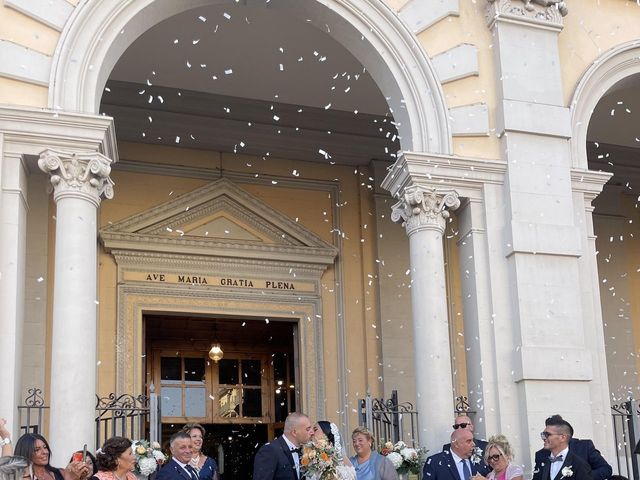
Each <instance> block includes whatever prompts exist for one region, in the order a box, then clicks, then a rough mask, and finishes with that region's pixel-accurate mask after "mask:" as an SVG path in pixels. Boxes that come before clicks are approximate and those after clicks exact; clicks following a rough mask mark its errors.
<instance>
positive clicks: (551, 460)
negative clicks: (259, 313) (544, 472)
mask: <svg viewBox="0 0 640 480" xmlns="http://www.w3.org/2000/svg"><path fill="white" fill-rule="evenodd" d="M562 458H563V457H562V455H558V456H557V457H549V462H551V463H553V462H561V461H562Z"/></svg>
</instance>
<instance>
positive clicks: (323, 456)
mask: <svg viewBox="0 0 640 480" xmlns="http://www.w3.org/2000/svg"><path fill="white" fill-rule="evenodd" d="M320 460H322V461H323V462H327V461H328V460H329V455H327V454H326V453H325V452H322V453H321V454H320Z"/></svg>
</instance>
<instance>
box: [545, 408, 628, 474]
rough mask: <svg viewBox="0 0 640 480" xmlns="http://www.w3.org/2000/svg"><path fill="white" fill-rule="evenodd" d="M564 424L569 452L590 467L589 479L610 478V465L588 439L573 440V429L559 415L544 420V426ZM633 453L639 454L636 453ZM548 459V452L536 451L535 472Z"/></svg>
mask: <svg viewBox="0 0 640 480" xmlns="http://www.w3.org/2000/svg"><path fill="white" fill-rule="evenodd" d="M562 422H564V423H565V424H566V427H567V428H568V430H569V433H570V434H571V440H569V450H571V451H572V452H573V453H574V454H576V455H577V456H578V457H580V458H582V459H583V460H584V461H585V462H587V463H588V464H589V466H590V467H591V478H592V479H593V480H605V479H606V478H610V477H611V474H612V473H613V469H612V468H611V465H609V463H608V462H607V461H606V460H605V459H604V458H603V457H602V455H601V454H600V451H599V450H598V449H597V448H596V447H595V445H594V444H593V441H592V440H589V439H588V438H574V436H573V427H572V426H571V424H570V423H569V422H567V421H566V420H565V419H564V418H562V417H561V416H560V415H552V416H551V417H549V418H547V419H546V420H545V426H548V425H553V424H558V423H562ZM635 453H640V451H636V452H635ZM548 458H549V451H548V450H546V448H542V449H540V450H538V451H537V452H536V454H535V467H534V469H533V470H534V472H535V471H536V470H538V471H541V470H542V468H543V463H544V462H545V460H547V459H548Z"/></svg>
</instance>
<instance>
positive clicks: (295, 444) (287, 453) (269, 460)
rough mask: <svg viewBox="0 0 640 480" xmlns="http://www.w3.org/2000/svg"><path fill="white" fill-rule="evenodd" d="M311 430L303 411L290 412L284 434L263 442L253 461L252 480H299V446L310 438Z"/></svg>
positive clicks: (285, 423) (285, 422)
mask: <svg viewBox="0 0 640 480" xmlns="http://www.w3.org/2000/svg"><path fill="white" fill-rule="evenodd" d="M312 434H313V430H312V428H311V422H310V421H309V417H307V416H306V415H305V414H304V413H290V414H289V416H288V417H287V418H286V420H285V421H284V435H282V436H281V437H278V438H276V439H275V440H274V441H272V442H269V443H266V444H264V445H263V446H262V447H260V450H258V453H256V458H255V460H254V461H253V480H299V479H300V478H301V476H300V455H301V451H300V448H301V447H302V445H304V444H305V443H307V442H308V441H309V440H311V437H312Z"/></svg>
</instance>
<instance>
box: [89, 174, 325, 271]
mask: <svg viewBox="0 0 640 480" xmlns="http://www.w3.org/2000/svg"><path fill="white" fill-rule="evenodd" d="M100 238H101V240H102V243H103V244H104V246H105V249H106V250H107V251H112V250H119V251H123V250H136V251H150V252H166V253H172V254H180V253H184V254H189V255H205V256H221V257H242V258H245V257H249V258H263V259H273V260H287V261H303V262H304V263H323V264H327V265H328V264H331V263H333V260H334V258H335V256H336V254H337V250H336V248H335V247H334V246H333V245H331V244H330V243H328V242H326V241H324V240H323V239H321V238H320V237H318V236H317V235H316V234H315V233H313V232H311V231H310V230H308V229H307V228H305V227H303V226H302V225H300V224H299V223H297V222H295V221H294V220H292V219H290V218H289V217H287V216H286V215H284V214H282V213H281V212H278V211H277V210H275V209H273V208H271V207H269V206H267V205H265V204H264V202H262V201H261V200H260V199H259V198H257V197H255V196H253V195H251V194H249V193H248V192H246V191H245V190H243V189H241V188H240V187H238V186H237V185H236V184H234V183H233V182H231V181H230V180H227V179H220V180H217V181H215V182H212V183H209V184H207V185H205V186H203V187H200V188H198V189H196V190H193V191H191V192H189V193H186V194H183V195H181V196H179V197H177V198H175V199H172V200H170V201H168V202H165V203H163V204H161V205H157V206H155V207H152V208H150V209H148V210H145V211H143V212H140V213H138V214H136V215H133V216H131V217H128V218H125V219H123V220H121V221H119V222H116V223H113V224H111V225H109V226H107V227H105V228H103V229H102V230H101V231H100Z"/></svg>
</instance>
